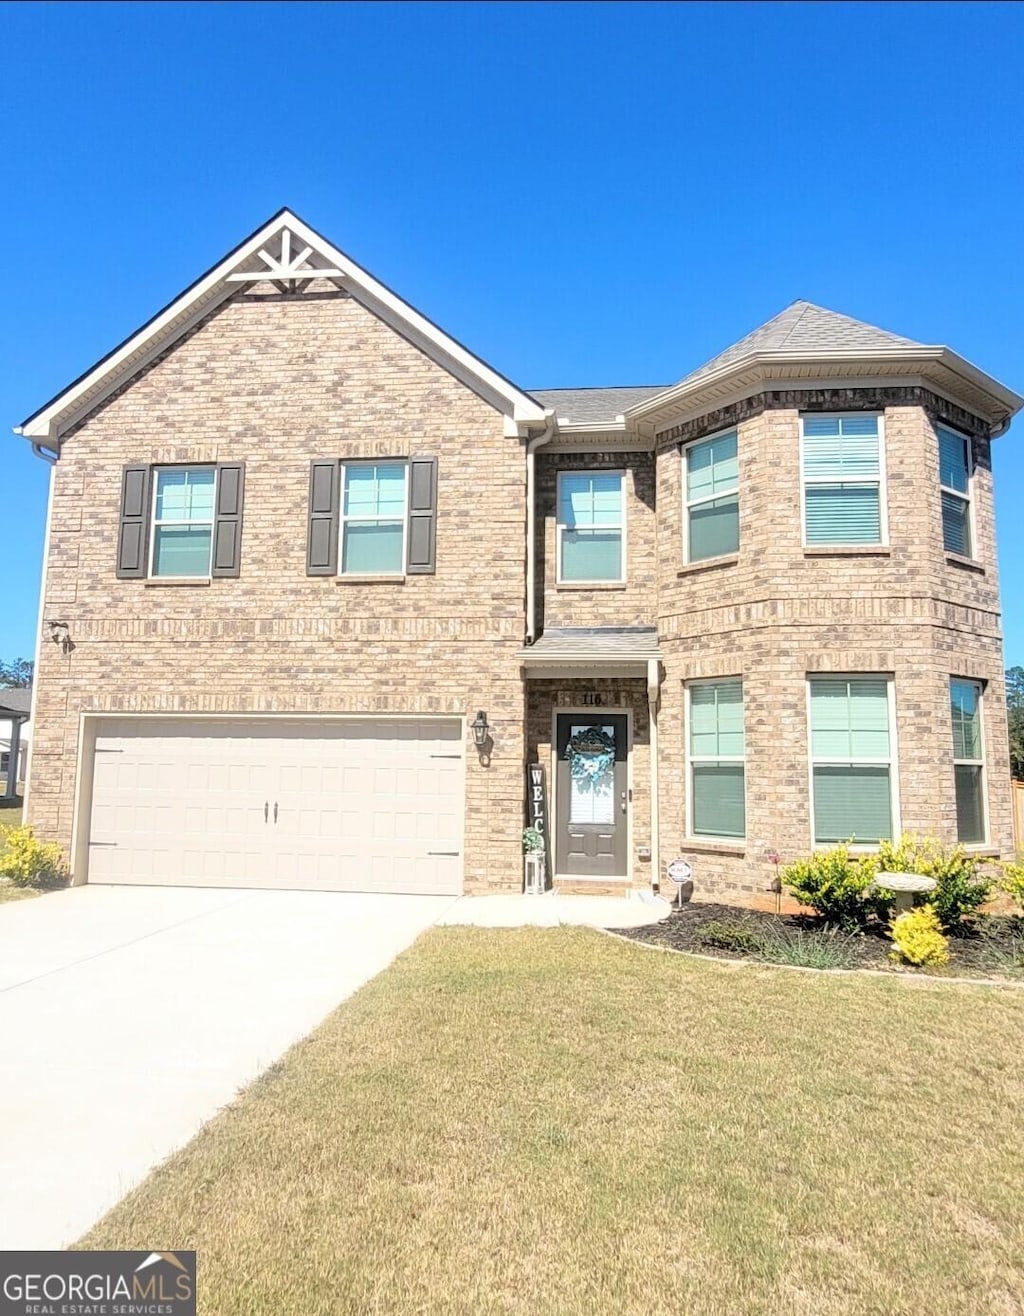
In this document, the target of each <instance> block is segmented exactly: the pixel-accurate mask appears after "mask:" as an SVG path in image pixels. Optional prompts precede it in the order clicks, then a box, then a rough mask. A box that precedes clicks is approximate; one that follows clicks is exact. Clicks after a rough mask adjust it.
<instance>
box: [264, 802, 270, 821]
mask: <svg viewBox="0 0 1024 1316" xmlns="http://www.w3.org/2000/svg"><path fill="white" fill-rule="evenodd" d="M269 817H270V801H269V800H265V801H264V804H263V821H264V822H266V821H267V819H268V818H269Z"/></svg>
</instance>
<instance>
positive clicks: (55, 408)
mask: <svg viewBox="0 0 1024 1316" xmlns="http://www.w3.org/2000/svg"><path fill="white" fill-rule="evenodd" d="M285 228H287V229H289V230H290V231H291V232H292V233H293V234H294V235H297V236H298V237H299V238H301V239H302V241H303V242H305V243H306V244H308V245H309V246H311V247H313V249H314V251H315V252H317V253H319V254H320V255H321V256H326V257H327V258H328V260H329V261H330V262H331V263H332V264H333V265H334V267H335V268H336V269H338V270H340V271H342V272H343V275H344V278H345V283H346V286H347V288H348V290H349V291H350V292H351V293H352V294H353V295H354V296H355V297H356V298H357V300H359V301H360V302H363V303H364V304H365V305H367V307H368V308H369V309H370V310H372V311H373V312H374V313H375V314H377V315H379V316H380V318H381V319H383V320H384V321H385V322H386V323H388V324H390V325H391V326H392V327H393V328H395V329H396V330H397V331H398V332H400V333H401V334H402V335H403V336H404V337H405V338H408V339H409V340H410V341H411V342H413V343H415V344H416V346H418V347H420V348H421V349H422V350H423V351H424V352H425V353H426V354H427V355H428V356H429V357H431V358H432V359H433V360H435V361H437V362H438V364H439V365H441V366H442V367H443V368H444V369H446V370H448V371H449V372H450V373H451V374H453V375H454V376H455V377H456V378H457V379H460V380H461V381H462V382H463V383H465V384H467V385H468V386H469V387H471V388H473V389H474V391H476V392H477V393H479V394H480V395H481V396H483V397H484V398H485V400H487V401H489V402H491V403H492V405H494V406H495V407H496V409H498V410H500V411H503V412H505V413H506V414H508V415H510V416H511V417H512V419H513V420H514V421H515V422H516V423H517V424H521V425H529V424H535V425H542V424H543V423H544V420H545V412H544V408H543V407H542V406H541V405H540V404H539V403H538V402H535V401H534V400H533V399H532V398H531V397H529V396H528V395H527V394H526V393H523V392H522V391H521V390H520V389H518V388H516V387H515V385H514V384H512V383H510V382H509V381H508V380H507V379H505V378H503V376H501V375H499V374H498V372H497V371H496V370H493V369H492V368H491V367H490V366H488V365H486V364H485V363H484V362H482V361H480V360H479V359H478V358H477V357H475V356H474V355H473V354H472V353H471V352H469V351H468V350H467V349H466V348H464V347H463V346H462V345H461V344H460V343H457V342H456V341H455V340H454V339H453V338H451V337H449V336H448V335H447V334H446V333H444V332H443V330H441V329H439V328H438V327H437V326H436V325H434V324H432V323H431V322H430V321H429V320H428V319H427V318H426V316H423V315H421V314H420V313H419V312H418V311H416V310H414V309H413V308H412V307H411V306H409V305H408V304H407V303H406V302H404V301H402V299H401V298H400V297H398V296H397V294H395V293H393V292H392V291H391V290H390V289H389V288H387V287H385V286H384V284H382V283H380V282H379V281H378V280H377V279H375V278H374V277H373V276H372V275H371V274H369V273H367V271H366V270H364V269H363V268H362V267H361V266H359V265H357V264H356V263H355V261H353V260H351V259H350V258H349V257H348V256H346V255H345V254H344V253H343V252H341V251H339V250H338V248H337V247H335V246H334V245H333V244H332V243H330V242H328V241H327V240H326V239H325V238H323V237H321V235H320V234H319V233H317V232H315V231H314V230H313V229H311V228H310V227H309V225H308V224H306V223H304V222H303V221H302V220H301V219H299V218H298V216H297V215H294V214H292V212H291V211H288V210H285V211H282V212H281V213H280V214H279V215H275V217H274V218H273V219H272V220H270V221H269V222H268V223H267V224H265V225H264V226H263V227H262V228H261V229H259V230H258V231H257V232H256V233H254V234H253V235H252V237H250V238H248V239H247V240H246V241H245V242H244V243H243V244H242V245H241V246H240V247H238V248H236V249H235V250H234V251H232V252H231V254H230V255H229V256H227V257H226V258H225V259H224V260H223V261H221V262H220V264H218V265H216V266H214V268H213V269H212V270H211V271H210V272H209V273H208V274H206V275H205V276H204V277H203V278H202V279H201V280H200V281H199V282H198V283H196V284H194V285H193V286H192V287H190V288H189V289H187V291H186V292H184V293H182V295H181V296H180V297H178V298H177V299H176V300H175V301H173V302H172V303H171V304H170V305H169V306H168V307H166V309H165V310H163V311H161V312H160V313H159V315H157V316H156V317H155V318H154V319H153V320H151V321H149V322H148V323H147V324H145V325H144V326H143V327H142V328H141V329H140V330H139V331H138V332H137V333H136V334H133V335H132V337H131V338H129V339H127V340H126V341H125V342H124V343H122V344H121V346H120V347H118V348H117V349H115V351H114V352H113V353H111V354H110V355H109V356H107V357H104V359H103V360H102V361H100V362H98V363H97V365H96V366H94V367H93V369H92V370H90V371H88V372H87V373H86V374H85V375H83V376H82V377H81V378H80V379H78V380H76V382H75V383H74V384H72V385H71V386H70V387H69V388H67V389H65V390H64V392H63V393H60V394H58V395H57V397H55V398H54V399H53V400H52V401H51V402H49V403H47V405H46V406H45V407H44V408H42V410H40V411H37V412H36V413H35V414H34V415H33V416H31V417H30V418H29V419H28V420H27V421H26V422H25V423H24V424H23V425H22V426H20V427H19V428H18V429H17V430H16V431H15V433H19V434H22V435H23V436H24V437H25V438H27V439H36V440H39V439H50V438H51V437H52V435H53V434H54V431H57V432H58V433H59V431H60V430H61V429H66V428H67V426H68V424H69V423H74V421H75V420H76V419H78V418H80V414H82V413H83V412H84V411H87V410H91V409H92V408H93V407H94V406H96V405H98V404H99V402H100V401H102V399H103V398H104V397H106V396H107V395H108V394H109V393H110V392H112V391H113V390H114V389H115V388H117V387H119V386H120V384H121V383H123V382H124V378H125V377H126V376H128V375H130V374H135V373H136V372H137V371H138V370H140V369H142V368H144V367H145V365H146V364H147V362H148V361H149V360H151V359H152V358H153V357H154V356H157V355H159V353H161V352H163V351H166V350H167V348H168V346H170V344H171V343H172V342H173V341H174V340H175V339H176V338H177V337H179V336H180V335H181V334H183V333H185V332H187V331H188V329H189V328H191V327H192V325H194V324H195V323H196V322H197V321H198V320H200V319H201V318H202V317H203V316H205V315H207V314H209V312H210V311H211V310H212V309H214V307H216V306H217V305H218V304H219V303H220V302H222V301H225V300H226V299H227V298H228V297H230V296H231V295H232V294H233V293H234V292H235V291H236V286H235V285H234V284H232V283H230V282H229V281H228V276H229V275H230V274H231V273H233V272H234V271H236V270H238V269H239V268H240V267H241V266H243V265H244V264H245V263H246V262H247V261H249V260H250V259H251V258H252V257H253V256H255V255H257V254H258V252H259V250H260V248H261V247H263V246H265V245H266V243H267V242H269V241H270V239H271V238H273V237H274V236H275V235H276V234H278V233H279V232H280V231H281V230H282V229H285ZM325 277H330V275H326V276H325ZM267 278H268V280H270V279H272V278H273V275H272V274H269V273H268V275H267ZM76 404H77V405H76Z"/></svg>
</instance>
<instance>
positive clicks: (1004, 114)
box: [0, 3, 1024, 663]
mask: <svg viewBox="0 0 1024 1316" xmlns="http://www.w3.org/2000/svg"><path fill="white" fill-rule="evenodd" d="M1022 56H1024V6H1022V5H1017V4H957V3H947V4H889V3H883V4H823V5H818V4H803V3H798V4H767V3H765V4H751V5H748V4H728V3H720V4H708V5H705V4H678V5H676V4H666V5H662V4H643V3H627V4H621V5H620V4H611V3H605V4H585V3H579V4H568V5H561V4H550V5H549V4H482V3H481V4H462V3H460V4H452V5H448V4H429V3H414V4H410V5H388V4H368V5H347V4H329V5H326V4H325V5H320V4H312V5H310V4H301V3H294V4H276V3H266V4H255V5H253V4H201V3H189V4H131V3H116V4H73V3H61V4H53V5H47V4H14V5H11V4H0V72H2V79H0V143H2V151H0V160H2V170H0V187H2V188H3V190H4V192H5V193H6V204H5V205H4V206H3V208H2V211H0V249H2V250H3V251H4V253H5V256H6V260H5V262H4V265H5V269H4V299H3V313H2V318H0V332H2V335H3V343H2V349H3V351H2V360H3V368H2V369H0V423H2V427H3V431H6V430H7V428H8V427H9V426H11V425H15V424H17V423H18V422H19V421H20V420H21V419H23V417H24V416H25V415H27V414H28V413H29V412H31V411H32V410H34V409H35V408H36V407H37V406H38V405H39V404H40V403H42V402H43V401H45V400H46V399H47V398H48V397H49V396H50V395H51V394H52V393H54V392H56V391H57V390H58V389H59V388H61V387H62V386H63V385H64V384H66V383H68V382H69V381H70V380H71V379H72V378H73V377H74V376H75V375H77V374H78V373H80V371H81V370H83V369H84V368H85V367H86V366H88V365H90V364H91V363H92V362H93V361H94V360H95V359H96V358H97V357H99V356H101V355H102V354H103V353H104V352H106V351H107V350H108V349H109V348H110V347H111V346H113V344H114V343H116V342H117V341H119V340H120V339H121V338H122V337H124V336H125V334H127V333H128V332H129V331H130V330H132V329H134V328H135V327H136V326H137V325H138V324H139V323H141V322H142V321H143V320H145V319H147V318H148V317H149V316H150V315H151V314H152V312H153V311H154V310H156V309H157V308H158V307H159V306H161V305H162V304H163V303H164V302H166V301H167V300H169V299H170V298H171V297H172V296H173V295H174V294H175V293H177V292H178V291H180V289H181V288H183V287H184V286H185V285H186V284H188V283H190V282H191V281H192V279H193V278H195V277H196V275H197V274H198V273H200V272H201V271H202V270H204V269H205V268H206V267H207V266H209V265H210V264H212V263H213V262H214V261H215V260H217V259H218V258H219V257H220V256H222V255H223V254H224V253H225V252H226V251H227V250H228V249H230V248H231V247H232V246H233V245H234V244H235V243H236V242H237V241H238V240H239V239H240V238H242V237H243V236H245V234H247V233H248V232H250V231H251V230H252V229H253V228H254V227H256V225H257V224H258V223H260V222H261V221H262V220H264V219H265V218H267V217H268V216H269V215H270V214H271V213H273V212H274V211H275V210H277V209H278V208H279V207H280V206H282V205H289V206H291V207H292V208H293V209H295V210H297V211H298V213H299V214H301V215H302V216H303V217H304V218H305V219H307V220H308V221H309V222H310V223H312V224H313V225H314V226H315V227H317V228H319V229H321V230H322V231H323V232H325V233H326V234H327V235H328V236H330V237H331V238H332V239H333V240H334V241H336V242H337V243H338V244H339V245H340V246H341V247H343V248H345V249H346V250H347V251H349V252H350V253H351V254H352V255H353V256H354V257H355V258H356V259H357V260H358V261H360V262H361V263H362V264H364V265H366V266H367V267H368V268H369V269H370V270H372V271H373V272H374V273H375V274H376V275H378V276H379V277H380V278H382V279H383V280H384V281H385V282H387V283H388V284H390V285H391V286H392V287H394V288H395V289H397V290H398V291H399V292H400V293H401V294H402V295H403V296H404V297H406V298H407V299H408V300H409V301H411V302H412V303H413V304H414V305H416V306H418V307H419V308H420V309H422V310H424V311H425V312H426V313H427V314H428V315H430V316H431V318H433V319H435V320H436V321H438V322H439V323H440V324H441V325H442V326H444V327H445V328H446V329H448V330H449V331H450V332H452V333H454V334H455V335H456V337H458V338H460V339H461V340H462V341H463V342H465V343H467V344H468V345H469V346H470V347H471V348H472V349H473V350H474V351H476V352H478V353H479V354H480V355H481V356H483V357H484V358H485V359H487V360H488V361H490V362H491V363H493V364H494V365H495V366H497V367H498V368H499V369H500V370H501V371H502V372H503V373H505V374H507V375H509V376H510V377H511V378H513V379H514V380H515V381H516V382H517V383H520V384H522V385H523V386H525V387H527V388H529V387H536V388H542V387H553V386H558V385H586V384H612V383H616V384H649V383H661V382H664V381H670V380H674V379H676V378H678V377H679V376H681V375H683V374H684V373H686V372H687V371H688V370H689V369H691V368H692V367H693V366H694V365H696V364H698V363H699V362H701V361H702V360H704V359H705V358H707V357H708V356H710V355H712V354H713V353H714V352H716V351H718V350H719V349H720V348H722V347H724V346H726V345H727V344H729V343H730V342H732V341H734V340H735V339H737V338H739V337H740V336H742V335H743V334H744V333H746V332H747V331H748V330H750V329H751V328H753V327H754V326H755V325H757V324H759V323H760V322H762V321H763V320H766V319H768V318H769V317H770V316H772V315H774V314H775V313H776V312H777V311H779V310H780V309H781V308H782V307H783V306H785V305H787V304H788V303H789V302H791V301H792V300H793V299H794V298H797V297H803V298H807V299H809V300H811V301H816V302H820V303H822V304H824V305H826V306H830V307H833V308H834V309H837V310H842V311H844V312H846V313H848V314H851V315H854V316H857V317H858V318H860V319H864V320H868V321H870V322H871V323H874V324H879V325H882V326H883V327H885V328H888V329H892V330H895V331H896V332H898V333H902V334H906V335H908V336H910V337H912V338H918V339H922V340H924V341H925V342H946V343H949V344H950V345H951V346H953V347H954V348H955V349H956V350H957V351H959V352H960V353H961V354H963V355H964V356H966V357H968V358H969V359H970V360H972V361H974V362H976V363H977V364H978V365H980V366H982V368H984V369H985V370H987V371H989V372H990V373H991V374H994V375H995V376H996V377H997V378H999V379H1001V380H1003V381H1004V382H1005V383H1007V384H1009V385H1010V386H1011V387H1014V388H1016V389H1017V390H1018V391H1024V320H1022V314H1021V310H1022V306H1024V237H1022V229H1021V220H1020V216H1021V210H1022V203H1024V133H1022V125H1024V76H1022ZM0 433H2V432H0ZM995 466H996V478H997V488H998V514H999V536H1000V561H1001V569H1002V584H1003V599H1004V607H1005V611H1006V640H1007V661H1008V663H1014V662H1020V663H1024V609H1022V608H1021V606H1020V599H1021V594H1022V588H1024V516H1021V515H1020V513H1019V507H1020V504H1021V493H1020V491H1021V489H1022V486H1024V419H1022V420H1019V421H1018V422H1017V424H1016V425H1015V426H1014V428H1013V429H1012V430H1011V431H1010V433H1009V435H1008V436H1007V437H1005V438H1004V439H1002V440H1000V441H999V442H998V443H997V444H996V447H995ZM0 475H2V485H0V488H2V493H3V500H2V507H3V513H2V519H0V526H2V527H3V532H4V533H3V542H4V546H5V550H6V552H5V570H4V573H3V588H2V591H0V601H2V607H0V658H13V657H15V656H18V655H25V656H31V655H32V652H33V649H34V637H35V626H36V608H37V601H38V582H39V569H40V554H41V549H42V537H43V521H44V512H45V486H46V470H45V467H44V466H43V464H42V463H41V462H39V461H38V460H36V459H35V458H33V457H32V456H31V454H30V449H29V447H28V445H27V444H26V443H25V442H24V441H23V440H20V439H17V438H15V437H13V436H11V437H9V438H8V439H3V438H2V437H0Z"/></svg>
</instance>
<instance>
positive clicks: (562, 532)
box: [558, 471, 625, 583]
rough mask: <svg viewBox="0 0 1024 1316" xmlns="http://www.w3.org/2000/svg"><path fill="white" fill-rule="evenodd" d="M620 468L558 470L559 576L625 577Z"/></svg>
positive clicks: (567, 578)
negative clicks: (594, 470) (597, 470)
mask: <svg viewBox="0 0 1024 1316" xmlns="http://www.w3.org/2000/svg"><path fill="white" fill-rule="evenodd" d="M624 535H625V510H624V508H623V502H622V472H621V471H607V472H604V471H602V472H600V473H597V472H594V473H590V472H587V471H561V472H560V473H559V476H558V580H559V582H560V583H561V582H574V581H578V582H581V583H583V582H586V581H621V580H624V579H625V571H624V555H623V538H624Z"/></svg>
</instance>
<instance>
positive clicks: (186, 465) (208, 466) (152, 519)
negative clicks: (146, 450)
mask: <svg viewBox="0 0 1024 1316" xmlns="http://www.w3.org/2000/svg"><path fill="white" fill-rule="evenodd" d="M162 471H213V515H212V516H211V517H210V519H209V521H199V520H194V521H187V520H182V519H181V518H180V517H163V518H161V520H159V521H158V520H157V519H156V498H157V485H158V484H159V483H160V474H161V472H162ZM219 484H220V472H219V471H218V469H217V467H216V466H215V465H214V464H213V463H212V462H181V463H178V464H177V465H176V464H174V463H164V464H163V465H160V466H154V467H153V490H152V493H151V494H150V498H151V500H152V502H151V506H150V509H149V563H148V565H147V568H146V579H147V580H210V579H211V578H212V575H213V541H214V532H215V531H216V528H217V487H218V485H219ZM174 525H179V526H180V525H183V526H189V527H192V526H197V527H198V526H206V525H208V526H209V527H210V556H209V559H208V561H207V563H206V572H205V574H204V575H198V576H158V575H156V573H155V572H154V571H153V563H154V562H155V561H156V531H157V526H161V527H162V526H174Z"/></svg>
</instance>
